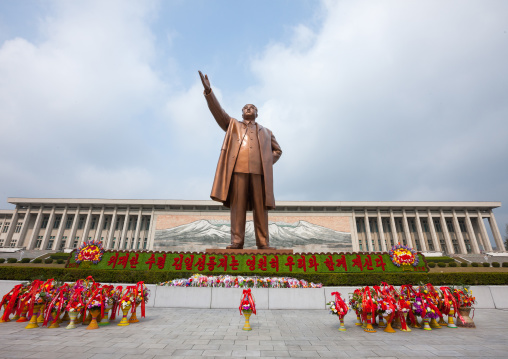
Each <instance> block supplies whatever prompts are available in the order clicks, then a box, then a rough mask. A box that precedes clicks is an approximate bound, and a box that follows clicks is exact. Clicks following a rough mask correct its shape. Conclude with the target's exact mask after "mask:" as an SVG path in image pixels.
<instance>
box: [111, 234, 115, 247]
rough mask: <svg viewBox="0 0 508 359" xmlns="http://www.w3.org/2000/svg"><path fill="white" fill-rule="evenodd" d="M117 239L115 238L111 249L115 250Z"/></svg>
mask: <svg viewBox="0 0 508 359" xmlns="http://www.w3.org/2000/svg"><path fill="white" fill-rule="evenodd" d="M115 243H116V237H113V242H112V243H111V248H112V249H115Z"/></svg>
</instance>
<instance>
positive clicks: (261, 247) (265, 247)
mask: <svg viewBox="0 0 508 359" xmlns="http://www.w3.org/2000/svg"><path fill="white" fill-rule="evenodd" d="M258 249H277V248H275V247H270V246H259V247H258Z"/></svg>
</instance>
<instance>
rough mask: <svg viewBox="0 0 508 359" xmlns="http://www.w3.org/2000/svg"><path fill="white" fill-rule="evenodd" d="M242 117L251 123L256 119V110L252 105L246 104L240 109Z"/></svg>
mask: <svg viewBox="0 0 508 359" xmlns="http://www.w3.org/2000/svg"><path fill="white" fill-rule="evenodd" d="M242 117H243V119H244V120H248V121H252V120H255V119H256V117H258V108H257V107H256V106H254V105H253V104H250V103H249V104H247V105H245V106H243V108H242Z"/></svg>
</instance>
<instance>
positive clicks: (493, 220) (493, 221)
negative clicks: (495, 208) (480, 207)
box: [489, 210, 506, 252]
mask: <svg viewBox="0 0 508 359" xmlns="http://www.w3.org/2000/svg"><path fill="white" fill-rule="evenodd" d="M489 224H490V229H491V230H492V235H493V236H494V241H496V246H497V251H498V252H506V250H505V248H504V243H503V237H501V233H500V232H499V227H498V226H497V223H496V217H494V213H492V210H490V211H489Z"/></svg>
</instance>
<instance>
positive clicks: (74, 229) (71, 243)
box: [65, 204, 79, 249]
mask: <svg viewBox="0 0 508 359" xmlns="http://www.w3.org/2000/svg"><path fill="white" fill-rule="evenodd" d="M78 223H79V204H78V206H77V208H76V214H74V220H73V221H72V226H71V233H70V235H69V242H68V243H66V245H65V248H66V249H72V248H74V237H76V232H77V230H78ZM78 244H79V242H78Z"/></svg>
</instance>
